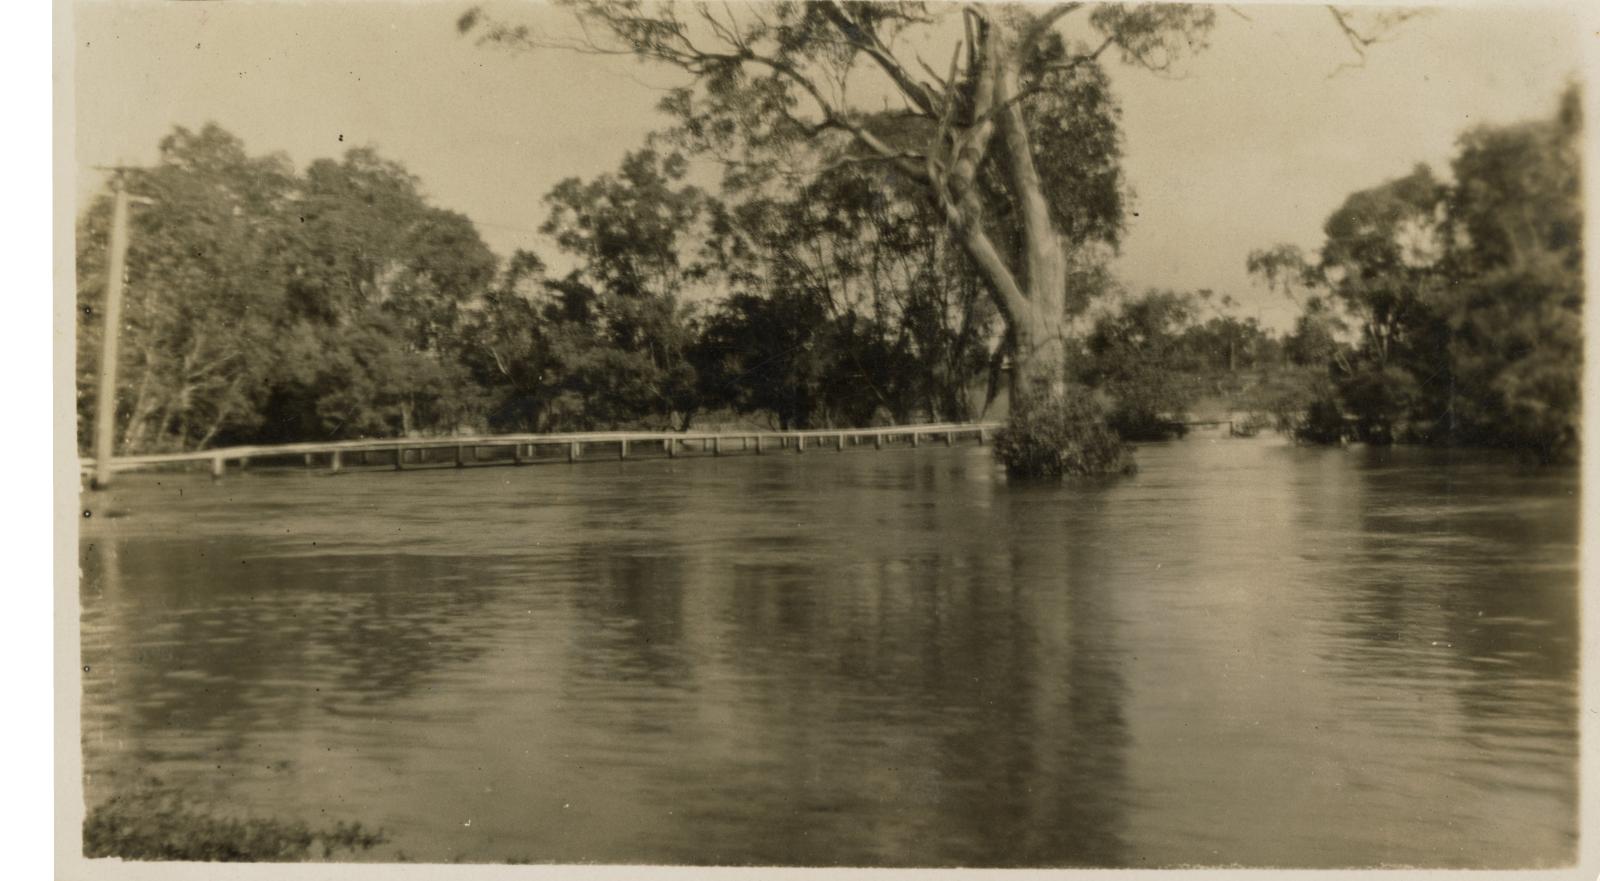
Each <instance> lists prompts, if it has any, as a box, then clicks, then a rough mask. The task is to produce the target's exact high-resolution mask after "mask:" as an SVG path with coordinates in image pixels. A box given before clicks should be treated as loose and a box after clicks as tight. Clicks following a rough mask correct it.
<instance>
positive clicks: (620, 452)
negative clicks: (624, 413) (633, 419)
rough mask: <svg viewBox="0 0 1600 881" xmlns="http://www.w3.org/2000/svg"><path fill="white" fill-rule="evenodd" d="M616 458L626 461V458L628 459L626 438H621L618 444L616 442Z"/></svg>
mask: <svg viewBox="0 0 1600 881" xmlns="http://www.w3.org/2000/svg"><path fill="white" fill-rule="evenodd" d="M617 458H618V459H626V458H628V439H627V438H623V439H622V440H621V441H620V442H618V444H617Z"/></svg>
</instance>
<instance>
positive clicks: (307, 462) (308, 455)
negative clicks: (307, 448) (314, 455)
mask: <svg viewBox="0 0 1600 881" xmlns="http://www.w3.org/2000/svg"><path fill="white" fill-rule="evenodd" d="M306 467H307V468H310V467H311V454H310V453H306Z"/></svg>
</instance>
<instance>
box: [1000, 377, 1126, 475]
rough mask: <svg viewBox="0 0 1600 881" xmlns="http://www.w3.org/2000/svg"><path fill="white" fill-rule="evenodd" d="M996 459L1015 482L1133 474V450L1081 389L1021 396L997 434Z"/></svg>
mask: <svg viewBox="0 0 1600 881" xmlns="http://www.w3.org/2000/svg"><path fill="white" fill-rule="evenodd" d="M994 451H995V456H996V457H998V458H999V460H1000V462H1001V463H1002V464H1003V465H1005V466H1006V473H1007V474H1010V475H1011V476H1013V477H1062V476H1067V475H1084V474H1115V473H1123V474H1126V473H1131V472H1132V471H1133V470H1134V465H1133V456H1132V453H1131V448H1130V447H1129V446H1128V445H1127V444H1125V443H1123V442H1122V439H1121V438H1120V437H1118V436H1117V433H1116V432H1115V431H1113V430H1112V429H1111V428H1110V426H1108V425H1107V424H1106V417H1105V412H1104V410H1102V409H1101V407H1100V405H1099V404H1098V403H1096V401H1095V400H1094V398H1093V397H1091V396H1090V394H1089V392H1088V390H1086V389H1084V388H1081V387H1072V388H1068V389H1067V390H1066V392H1065V393H1064V394H1051V393H1050V392H1048V391H1042V390H1036V391H1033V392H1031V393H1029V394H1027V395H1019V396H1017V397H1016V398H1015V399H1014V400H1013V401H1012V405H1011V416H1010V418H1009V419H1007V420H1006V424H1005V426H1004V427H1003V428H1001V429H1000V430H999V431H997V432H996V433H995V438H994Z"/></svg>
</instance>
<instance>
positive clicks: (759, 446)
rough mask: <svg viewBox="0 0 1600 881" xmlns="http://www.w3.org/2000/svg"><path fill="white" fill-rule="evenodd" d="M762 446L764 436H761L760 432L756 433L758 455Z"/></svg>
mask: <svg viewBox="0 0 1600 881" xmlns="http://www.w3.org/2000/svg"><path fill="white" fill-rule="evenodd" d="M761 447H762V437H761V435H759V434H758V435H756V455H757V456H759V455H761Z"/></svg>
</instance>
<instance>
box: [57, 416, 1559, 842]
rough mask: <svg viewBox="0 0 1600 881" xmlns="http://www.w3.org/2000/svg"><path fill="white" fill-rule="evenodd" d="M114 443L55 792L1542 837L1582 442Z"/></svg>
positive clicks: (468, 812)
mask: <svg viewBox="0 0 1600 881" xmlns="http://www.w3.org/2000/svg"><path fill="white" fill-rule="evenodd" d="M1138 460H1139V463H1140V466H1141V471H1140V472H1139V474H1138V475H1137V476H1134V477H1131V478H1116V479H1108V480H1095V481H1084V482H1075V483H1068V484H1066V485H1065V486H1019V485H1010V484H1008V483H1007V482H1006V480H1005V478H1004V475H1003V474H1002V473H999V472H998V471H997V470H996V468H995V466H994V464H993V462H992V459H991V456H990V452H989V450H987V449H983V448H978V447H971V446H957V447H955V448H953V449H942V448H933V449H930V448H924V449H921V450H916V451H912V450H895V451H885V452H873V451H871V450H870V448H863V449H861V450H859V451H857V450H848V451H846V452H845V453H843V454H835V453H831V452H823V451H814V452H808V453H807V454H806V455H803V456H797V455H795V454H793V453H792V452H791V453H788V454H787V455H780V454H769V455H766V456H763V457H755V456H741V457H724V458H721V459H710V458H704V459H699V458H680V459H677V460H674V461H667V460H643V459H641V460H630V461H628V462H626V463H620V462H614V461H608V462H593V463H584V464H580V465H577V466H567V465H551V466H544V465H541V466H534V467H525V468H520V469H519V468H509V467H491V468H479V469H466V470H463V471H456V470H439V471H408V472H406V473H404V474H394V473H387V472H386V473H366V474H363V473H346V474H341V475H338V476H327V475H324V474H314V473H305V472H286V473H279V474H270V473H266V472H252V473H248V474H245V475H241V476H233V475H230V476H229V477H228V478H227V479H225V480H223V481H222V482H220V483H216V484H213V483H211V482H210V480H209V479H207V478H205V477H203V476H190V475H164V476H163V475H128V476H124V477H122V478H121V479H120V480H119V483H118V486H117V487H116V489H114V490H113V491H111V492H109V493H96V494H90V495H87V496H85V504H86V506H87V509H88V512H89V515H90V516H89V517H88V518H87V519H85V520H84V521H83V534H82V546H81V547H82V565H83V572H84V580H83V587H82V593H81V596H82V604H83V618H82V644H83V664H84V669H85V671H86V672H85V673H84V674H83V682H84V693H83V697H84V705H83V733H84V740H83V743H84V753H85V768H86V771H87V772H88V777H89V782H88V787H87V789H88V798H89V800H90V802H91V803H94V802H96V801H97V800H98V799H100V798H104V797H105V796H106V795H108V794H109V793H111V792H113V791H116V790H117V788H118V787H120V786H127V785H132V784H133V783H134V782H135V781H136V780H137V779H139V778H140V777H144V776H154V777H157V778H159V779H160V780H161V781H162V782H163V784H164V785H167V786H171V787H176V788H177V789H179V790H180V791H181V792H183V793H185V794H186V795H187V796H190V797H192V798H193V799H194V800H195V801H196V802H197V803H206V804H216V805H230V806H234V807H235V808H237V809H241V810H244V811H246V812H248V813H249V814H250V815H253V816H260V817H279V818H287V819H304V820H306V821H308V822H311V823H312V824H313V825H323V824H324V823H327V824H331V822H332V821H334V820H358V821H360V822H362V823H364V824H366V825H368V826H381V827H383V828H384V830H386V832H387V833H388V835H389V837H390V840H389V842H388V843H386V844H384V845H382V846H380V847H379V848H377V849H375V850H373V851H371V852H368V853H365V854H361V855H359V856H358V857H356V858H359V859H364V860H395V859H411V860H420V861H450V860H465V861H494V862H500V861H507V860H517V861H521V860H531V861H534V862H606V863H700V864H785V865H856V866H946V865H961V866H1135V867H1147V866H1175V865H1246V866H1298V867H1332V866H1376V865H1407V866H1431V867H1511V866H1516V867H1530V866H1550V865H1560V864H1566V863H1568V862H1570V861H1571V860H1573V859H1574V858H1575V856H1576V845H1577V819H1576V814H1577V804H1576V802H1577V784H1576V756H1577V719H1576V716H1577V711H1576V704H1577V691H1576V689H1577V667H1578V654H1579V648H1578V643H1579V640H1578V632H1577V623H1576V616H1577V572H1576V543H1577V525H1576V524H1577V519H1578V513H1577V508H1578V496H1577V490H1578V478H1577V474H1576V472H1575V471H1573V470H1552V469H1538V468H1532V467H1522V466H1518V465H1516V464H1514V463H1512V462H1509V461H1507V460H1504V459H1501V458H1497V457H1495V456H1491V455H1485V454H1469V453H1462V452H1456V453H1445V452H1437V451H1423V450H1413V449H1392V450H1377V449H1349V450H1338V449H1313V448H1297V447H1294V446H1291V445H1289V444H1286V443H1284V442H1283V441H1281V440H1277V439H1268V438H1260V439H1252V440H1229V439H1210V438H1203V437H1191V438H1190V439H1188V440H1185V441H1181V442H1175V443H1171V444H1161V445H1148V446H1144V447H1141V448H1140V450H1139V453H1138Z"/></svg>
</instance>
